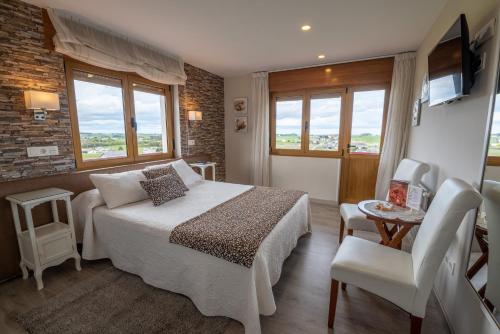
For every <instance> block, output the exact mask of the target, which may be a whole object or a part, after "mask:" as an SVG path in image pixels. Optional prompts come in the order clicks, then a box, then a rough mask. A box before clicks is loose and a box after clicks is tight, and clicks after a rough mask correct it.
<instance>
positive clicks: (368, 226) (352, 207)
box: [340, 203, 377, 232]
mask: <svg viewBox="0 0 500 334" xmlns="http://www.w3.org/2000/svg"><path fill="white" fill-rule="evenodd" d="M340 215H341V216H342V219H344V222H345V226H346V228H347V229H353V230H361V231H370V232H377V227H376V226H375V224H374V223H373V222H372V221H371V220H369V219H368V218H366V215H365V214H364V213H363V212H361V211H359V209H358V205H357V204H349V203H342V204H341V205H340Z"/></svg>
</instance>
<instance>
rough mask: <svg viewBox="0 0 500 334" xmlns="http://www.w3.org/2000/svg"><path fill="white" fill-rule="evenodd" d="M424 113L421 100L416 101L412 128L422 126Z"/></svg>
mask: <svg viewBox="0 0 500 334" xmlns="http://www.w3.org/2000/svg"><path fill="white" fill-rule="evenodd" d="M421 111H422V103H421V99H416V100H415V102H414V103H413V111H412V116H411V126H413V127H415V126H419V125H420V113H421Z"/></svg>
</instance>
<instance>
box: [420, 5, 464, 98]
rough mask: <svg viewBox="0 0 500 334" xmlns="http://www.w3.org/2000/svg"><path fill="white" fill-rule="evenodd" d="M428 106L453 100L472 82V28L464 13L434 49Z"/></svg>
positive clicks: (430, 61) (430, 60) (431, 55)
mask: <svg viewBox="0 0 500 334" xmlns="http://www.w3.org/2000/svg"><path fill="white" fill-rule="evenodd" d="M428 64H429V106H435V105H438V104H443V103H450V102H453V101H455V100H457V99H460V98H461V97H463V96H465V95H468V94H469V93H470V88H471V87H472V84H473V76H472V52H471V51H470V48H469V29H468V27H467V21H466V19H465V15H464V14H461V15H460V17H459V18H458V19H457V20H456V21H455V23H454V24H453V25H452V27H451V28H450V29H449V30H448V31H447V32H446V34H445V35H444V36H443V38H441V40H440V41H439V43H438V45H437V46H436V47H435V48H434V49H433V50H432V51H431V53H430V54H429V59H428Z"/></svg>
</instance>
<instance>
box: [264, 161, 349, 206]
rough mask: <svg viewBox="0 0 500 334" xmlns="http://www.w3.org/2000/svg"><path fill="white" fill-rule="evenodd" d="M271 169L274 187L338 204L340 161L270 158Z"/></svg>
mask: <svg viewBox="0 0 500 334" xmlns="http://www.w3.org/2000/svg"><path fill="white" fill-rule="evenodd" d="M271 166H272V167H271V170H272V172H271V183H272V185H273V186H274V187H280V188H285V189H299V190H303V191H307V192H309V195H310V196H311V198H312V199H319V200H322V201H326V202H329V203H332V204H337V203H338V192H339V179H340V159H332V158H310V157H286V156H278V155H273V156H272V157H271Z"/></svg>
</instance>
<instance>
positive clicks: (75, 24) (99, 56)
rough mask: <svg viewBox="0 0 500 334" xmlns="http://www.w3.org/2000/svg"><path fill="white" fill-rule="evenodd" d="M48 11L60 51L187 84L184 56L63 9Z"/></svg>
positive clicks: (170, 82)
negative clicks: (168, 51) (177, 55)
mask: <svg viewBox="0 0 500 334" xmlns="http://www.w3.org/2000/svg"><path fill="white" fill-rule="evenodd" d="M47 12H48V14H49V17H50V20H51V22H52V24H53V26H54V29H55V31H56V34H55V36H54V39H53V40H54V45H55V50H56V51H57V52H60V53H62V54H65V55H67V56H69V57H71V58H74V59H77V60H80V61H83V62H86V63H88V64H91V65H95V66H99V67H104V68H107V69H111V70H115V71H122V72H135V73H137V74H139V75H140V76H142V77H144V78H146V79H149V80H152V81H155V82H159V83H163V84H167V85H184V84H185V82H186V78H187V77H186V73H185V72H184V63H183V61H182V59H180V58H178V57H176V56H173V55H168V54H166V53H164V52H162V51H159V50H155V49H154V48H152V47H148V46H145V45H140V44H139V43H135V42H133V41H130V40H128V39H127V38H124V37H122V36H119V35H118V34H115V33H112V32H108V31H105V30H104V29H102V28H98V27H94V26H91V24H90V23H87V22H83V21H82V20H80V19H78V18H75V17H73V16H71V15H69V14H67V13H65V12H63V11H60V10H56V9H51V8H49V9H48V10H47Z"/></svg>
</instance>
